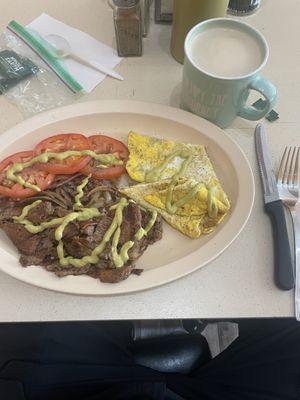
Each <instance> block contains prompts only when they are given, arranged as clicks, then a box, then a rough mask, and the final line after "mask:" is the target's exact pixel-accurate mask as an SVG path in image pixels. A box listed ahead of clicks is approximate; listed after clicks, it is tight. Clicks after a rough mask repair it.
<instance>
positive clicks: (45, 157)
mask: <svg viewBox="0 0 300 400" xmlns="http://www.w3.org/2000/svg"><path fill="white" fill-rule="evenodd" d="M80 156H89V157H91V158H93V159H94V160H97V161H100V163H102V164H103V165H105V166H110V165H121V164H123V161H122V160H119V159H118V158H116V157H115V156H114V155H113V154H98V153H95V152H94V151H92V150H80V151H77V150H67V151H63V152H61V153H54V152H49V151H47V152H45V153H42V154H40V155H38V156H36V157H33V158H32V159H31V160H29V161H27V162H24V163H14V164H13V165H12V166H11V167H10V168H9V169H8V170H7V172H6V177H7V179H9V180H11V181H13V182H17V183H19V184H20V185H22V186H23V187H26V188H29V189H33V190H35V191H37V192H40V191H41V189H40V188H39V187H38V186H37V185H33V184H32V183H29V182H26V181H25V180H24V179H23V178H22V177H21V176H19V175H16V174H17V173H19V172H22V171H23V169H24V168H28V167H31V166H32V165H34V164H36V163H42V164H45V163H47V162H48V161H49V160H51V159H53V158H54V159H56V160H59V161H62V160H64V159H66V158H68V157H80Z"/></svg>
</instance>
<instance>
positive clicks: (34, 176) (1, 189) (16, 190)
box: [0, 151, 55, 199]
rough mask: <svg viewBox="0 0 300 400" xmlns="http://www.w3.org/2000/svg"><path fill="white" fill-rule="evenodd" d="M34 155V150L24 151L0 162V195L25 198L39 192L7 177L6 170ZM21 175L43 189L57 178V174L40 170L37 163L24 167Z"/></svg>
mask: <svg viewBox="0 0 300 400" xmlns="http://www.w3.org/2000/svg"><path fill="white" fill-rule="evenodd" d="M32 157H34V152H33V151H22V152H20V153H16V154H13V155H12V156H9V157H7V158H5V159H4V160H3V161H1V162H0V195H3V196H8V197H13V198H15V199H24V198H26V197H31V196H33V195H35V194H37V193H38V192H36V191H35V190H34V189H29V188H24V187H23V186H22V185H20V184H19V183H16V182H13V181H11V180H9V179H7V178H6V171H7V170H8V169H9V168H10V167H11V166H12V165H13V164H14V163H16V162H18V163H22V162H27V161H29V160H31V159H32ZM19 175H20V176H21V177H22V178H23V179H24V180H25V181H26V182H28V183H32V184H33V185H37V186H38V187H39V188H40V189H41V190H45V189H47V187H48V186H49V185H50V184H51V183H52V182H53V181H54V178H55V175H53V174H49V173H48V172H46V171H42V170H40V169H39V168H38V167H37V166H36V165H33V166H32V167H29V168H25V169H23V171H21V172H20V173H19Z"/></svg>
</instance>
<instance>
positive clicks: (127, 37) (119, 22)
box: [113, 0, 143, 57]
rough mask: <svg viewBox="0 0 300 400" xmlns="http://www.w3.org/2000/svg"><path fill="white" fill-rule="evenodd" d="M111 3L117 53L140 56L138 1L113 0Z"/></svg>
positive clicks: (140, 37)
mask: <svg viewBox="0 0 300 400" xmlns="http://www.w3.org/2000/svg"><path fill="white" fill-rule="evenodd" d="M113 5H114V7H113V8H114V25H115V32H116V41H117V49H118V55H119V56H120V57H134V56H141V55H142V53H143V45H142V15H141V5H140V1H139V0H113Z"/></svg>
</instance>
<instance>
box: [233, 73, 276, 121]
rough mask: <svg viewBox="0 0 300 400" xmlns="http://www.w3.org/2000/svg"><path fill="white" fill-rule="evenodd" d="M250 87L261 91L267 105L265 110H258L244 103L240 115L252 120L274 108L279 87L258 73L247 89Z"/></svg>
mask: <svg viewBox="0 0 300 400" xmlns="http://www.w3.org/2000/svg"><path fill="white" fill-rule="evenodd" d="M249 89H250V90H251V89H252V90H256V91H257V92H259V93H261V94H262V95H263V96H264V98H265V100H266V105H265V107H264V109H263V110H257V109H256V108H254V107H251V106H247V105H246V104H244V105H243V106H242V108H241V109H240V111H239V113H238V115H239V116H240V117H242V118H245V119H249V120H251V121H257V120H258V119H261V118H263V117H264V116H265V115H266V114H268V113H269V112H270V111H271V110H272V108H273V106H274V104H275V101H276V98H277V89H276V87H275V86H274V85H273V83H271V82H270V81H268V80H267V79H265V78H263V77H262V76H260V75H258V76H257V77H256V78H255V79H254V80H253V81H252V82H250V84H249V85H248V87H247V89H246V90H247V91H248V90H249ZM247 97H248V95H247Z"/></svg>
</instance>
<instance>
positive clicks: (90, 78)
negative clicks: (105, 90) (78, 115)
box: [27, 13, 122, 93]
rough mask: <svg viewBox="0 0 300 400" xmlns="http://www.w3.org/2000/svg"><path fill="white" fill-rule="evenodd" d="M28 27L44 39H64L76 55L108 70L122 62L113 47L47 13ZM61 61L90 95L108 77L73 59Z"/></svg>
mask: <svg viewBox="0 0 300 400" xmlns="http://www.w3.org/2000/svg"><path fill="white" fill-rule="evenodd" d="M27 27H28V28H30V29H34V30H35V31H36V32H38V33H39V34H40V35H41V36H42V37H45V36H46V35H50V34H55V35H59V36H62V37H64V38H65V39H66V40H67V41H68V42H69V44H70V46H71V48H72V50H74V52H75V53H77V54H78V55H80V56H82V57H84V58H85V59H87V60H90V61H96V62H99V63H101V64H102V65H103V66H105V67H107V68H111V69H113V68H114V67H115V66H116V65H117V64H119V62H120V61H121V60H122V58H120V57H118V55H117V52H116V51H115V50H114V49H113V48H112V47H109V46H107V45H106V44H103V43H101V42H99V41H98V40H96V39H94V38H93V37H92V36H90V35H88V34H87V33H85V32H82V31H80V30H78V29H75V28H72V27H71V26H69V25H66V24H64V23H63V22H60V21H58V20H57V19H55V18H53V17H50V16H49V15H47V14H45V13H43V14H42V15H40V16H39V17H38V18H36V19H35V20H34V21H32V22H31V23H30V24H29V25H27ZM59 61H60V62H61V63H63V64H64V66H65V67H66V69H67V70H68V71H69V72H70V73H71V75H72V76H73V77H74V78H75V79H76V80H77V82H78V83H80V85H81V86H82V87H83V88H84V90H85V91H86V92H88V93H89V92H91V91H92V90H93V89H94V88H95V87H96V86H97V85H98V84H99V83H100V82H102V81H103V79H104V78H105V76H106V75H105V74H102V73H101V72H98V71H96V70H94V69H92V68H89V67H87V66H85V65H82V64H80V63H79V62H78V61H75V60H73V59H72V58H66V59H64V60H59ZM111 79H113V78H111Z"/></svg>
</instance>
